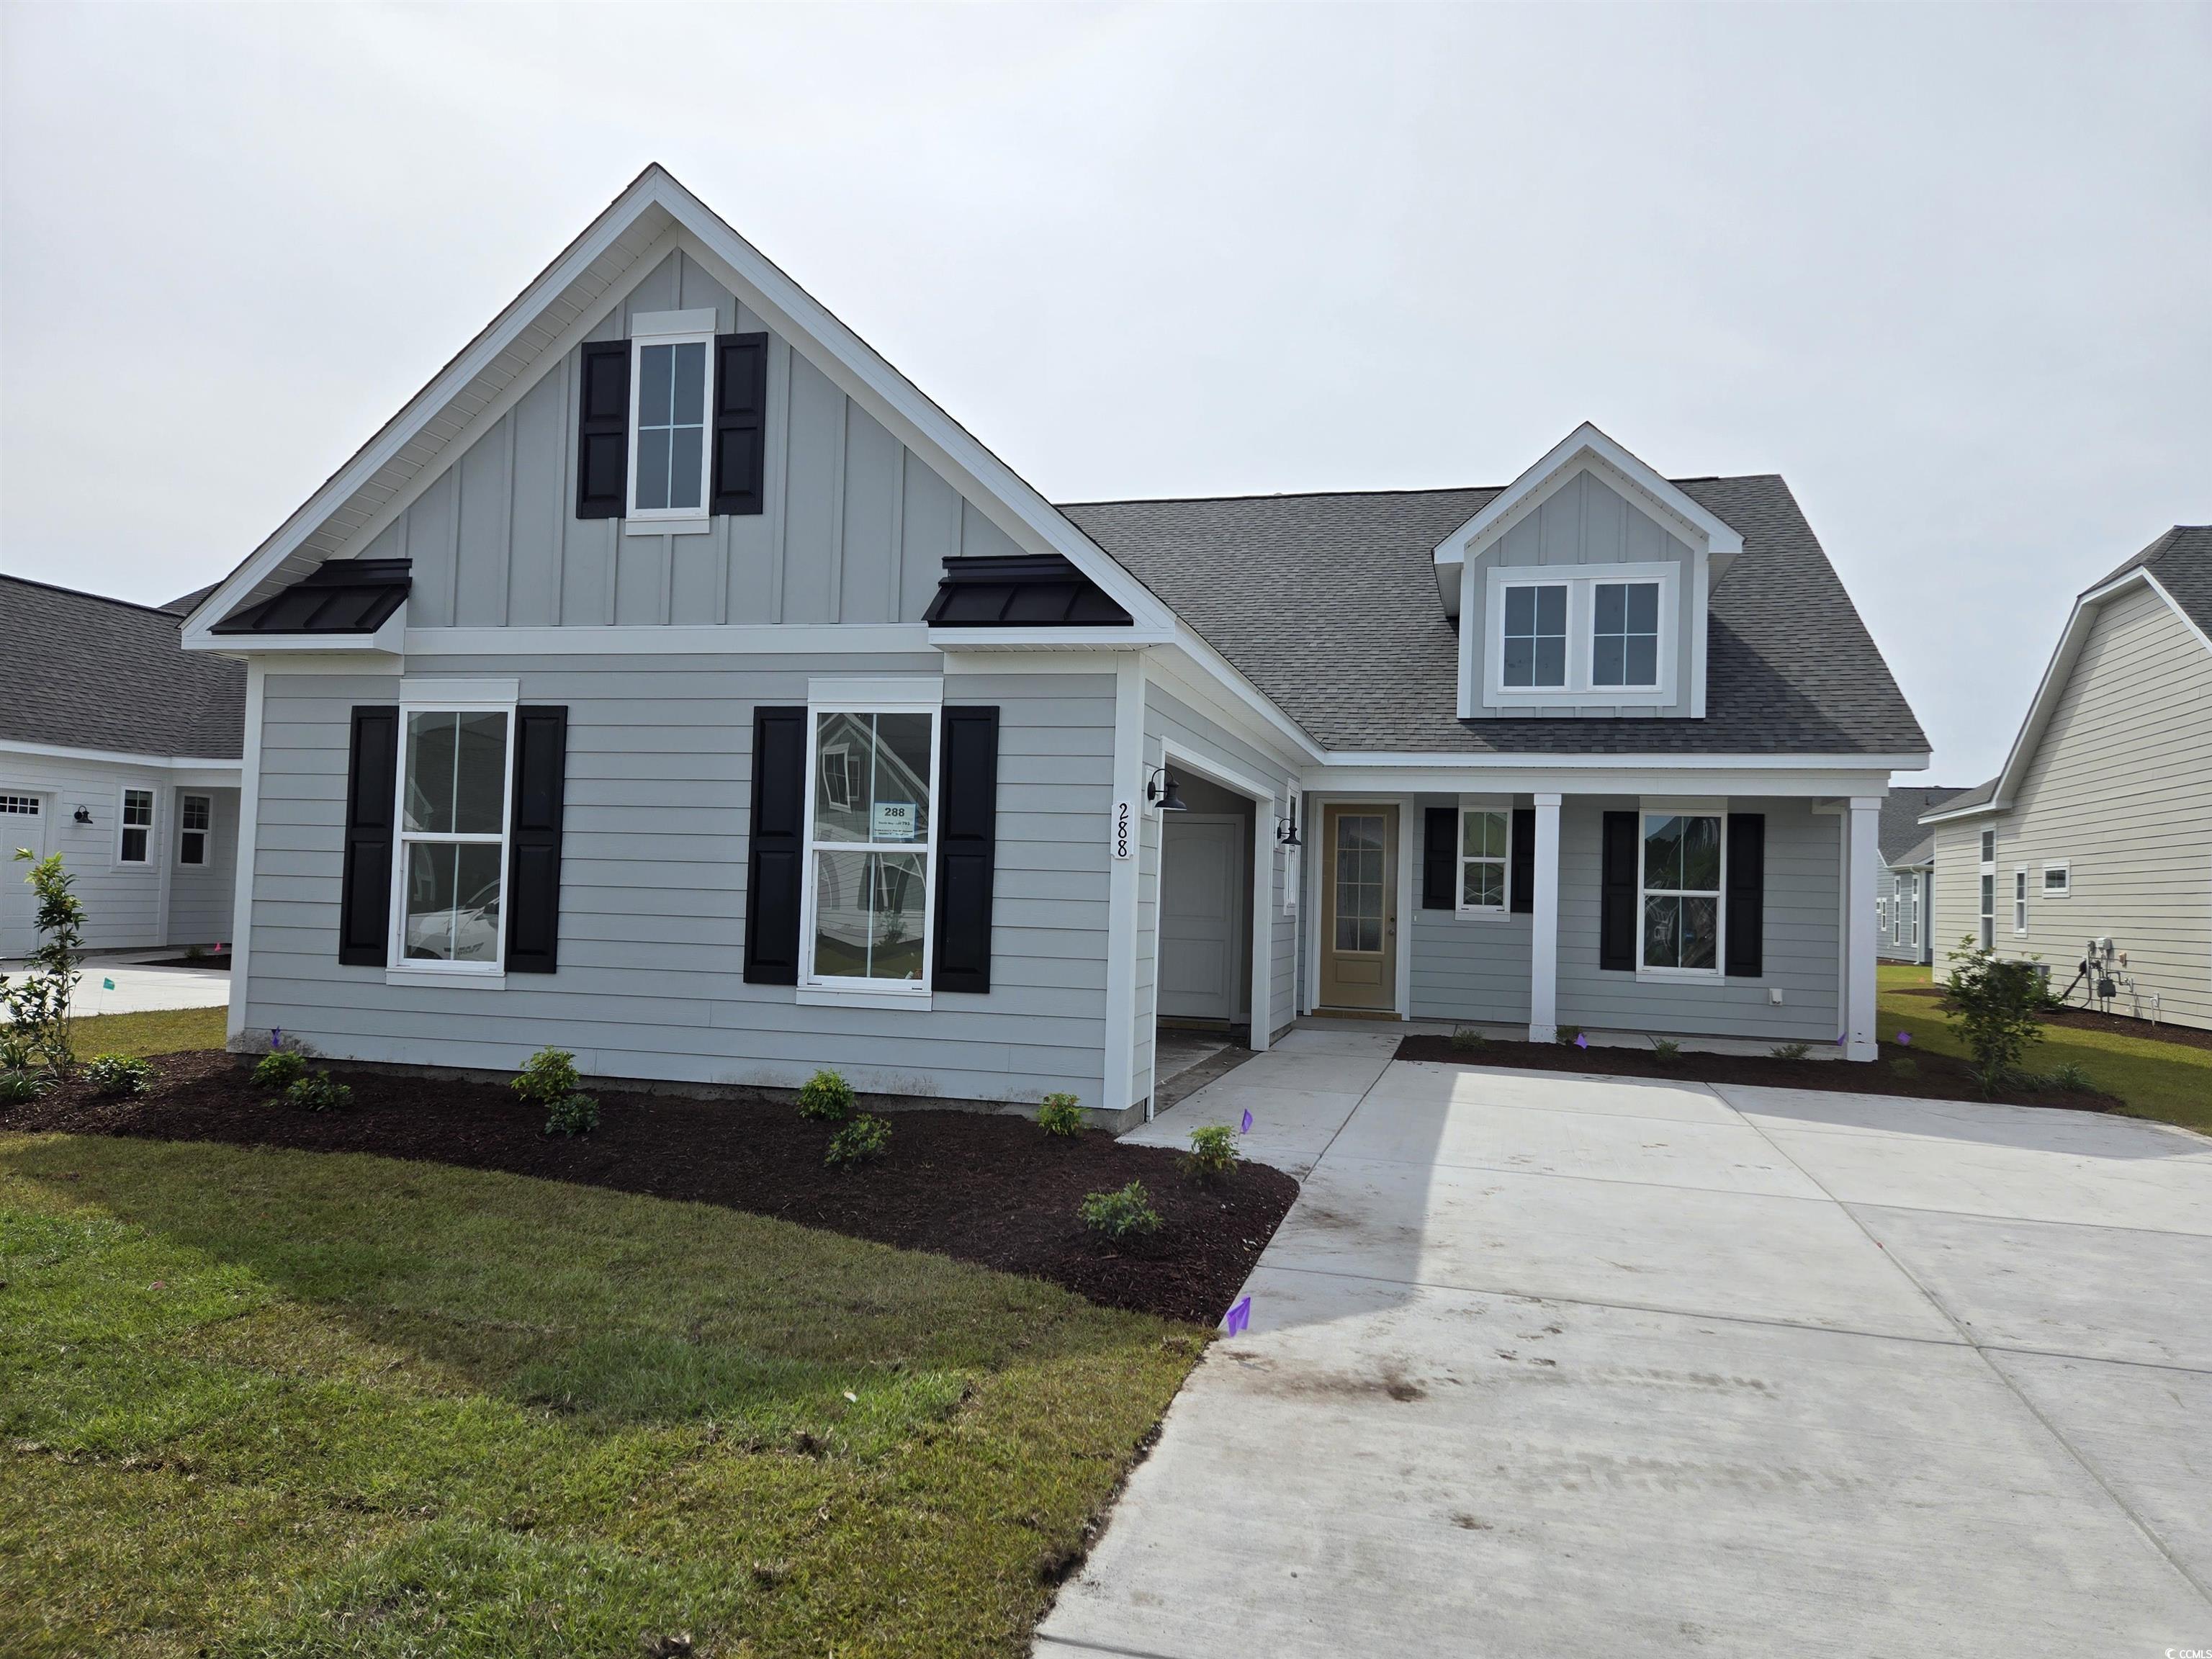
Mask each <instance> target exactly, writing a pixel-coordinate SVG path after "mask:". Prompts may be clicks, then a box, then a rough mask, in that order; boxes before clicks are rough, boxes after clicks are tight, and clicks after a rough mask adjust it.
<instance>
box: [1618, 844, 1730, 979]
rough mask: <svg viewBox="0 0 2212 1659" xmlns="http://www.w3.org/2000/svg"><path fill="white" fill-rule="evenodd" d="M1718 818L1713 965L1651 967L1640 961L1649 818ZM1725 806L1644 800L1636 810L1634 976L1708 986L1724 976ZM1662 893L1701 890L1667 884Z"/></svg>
mask: <svg viewBox="0 0 2212 1659" xmlns="http://www.w3.org/2000/svg"><path fill="white" fill-rule="evenodd" d="M1668 817H1699V818H1718V819H1719V820H1720V823H1721V868H1720V886H1719V887H1718V888H1717V890H1715V891H1714V893H1713V965H1712V966H1711V967H1710V968H1663V967H1662V968H1654V967H1651V966H1649V965H1648V964H1646V963H1645V962H1644V900H1645V899H1646V898H1647V897H1649V896H1650V892H1651V890H1650V888H1647V887H1646V886H1645V885H1644V843H1645V841H1646V839H1647V838H1648V836H1649V835H1650V831H1649V829H1648V828H1647V825H1648V823H1649V822H1650V820H1651V819H1653V818H1668ZM1728 842H1729V837H1728V809H1727V807H1726V805H1723V804H1721V803H1717V802H1713V801H1650V800H1647V801H1644V802H1643V803H1642V804H1641V805H1639V806H1638V809H1637V813H1636V977H1637V978H1638V979H1639V980H1654V981H1674V982H1675V983H1677V984H1689V985H1709V984H1711V983H1712V982H1713V981H1716V980H1722V979H1726V978H1727V977H1728ZM1659 891H1661V892H1662V893H1685V892H1686V893H1688V894H1690V896H1692V897H1697V898H1703V897H1704V896H1705V892H1704V890H1702V889H1686V888H1674V887H1667V888H1661V889H1660V890H1659Z"/></svg>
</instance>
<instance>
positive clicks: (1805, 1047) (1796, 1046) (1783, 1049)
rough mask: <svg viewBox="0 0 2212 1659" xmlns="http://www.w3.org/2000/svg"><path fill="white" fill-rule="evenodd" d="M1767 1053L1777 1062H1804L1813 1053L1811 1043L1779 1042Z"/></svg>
mask: <svg viewBox="0 0 2212 1659" xmlns="http://www.w3.org/2000/svg"><path fill="white" fill-rule="evenodd" d="M1767 1052H1768V1053H1769V1054H1772V1055H1773V1056H1774V1058H1775V1059H1777V1060H1802V1059H1804V1058H1805V1056H1806V1055H1808V1054H1811V1053H1812V1052H1813V1045H1812V1044H1811V1043H1809V1042H1778V1043H1776V1044H1775V1045H1774V1047H1773V1048H1770V1049H1768V1050H1767Z"/></svg>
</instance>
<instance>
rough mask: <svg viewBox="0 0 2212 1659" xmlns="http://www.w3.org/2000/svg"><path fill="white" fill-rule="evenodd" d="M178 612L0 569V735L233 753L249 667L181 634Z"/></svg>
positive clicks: (216, 756)
mask: <svg viewBox="0 0 2212 1659" xmlns="http://www.w3.org/2000/svg"><path fill="white" fill-rule="evenodd" d="M181 620H182V619H181V618H180V617H178V616H177V614H176V613H175V612H173V611H169V610H167V609H162V610H155V609H152V608H151V607H149V606H147V605H132V604H130V603H129V602H128V601H126V600H123V599H106V598H103V597H102V596H100V594H97V593H80V592H76V590H75V589H73V588H67V587H53V586H48V585H47V584H46V583H45V582H34V581H26V580H24V579H23V578H21V577H20V576H7V575H0V738H12V739H14V740H15V741H16V742H18V743H41V744H54V745H56V746H58V747H60V748H64V749H99V750H107V751H109V752H111V753H117V754H126V755H161V756H168V757H181V758H185V759H192V760H237V759H238V758H240V755H241V754H242V753H243V751H244V748H245V732H246V669H245V666H244V665H243V664H240V663H236V662H231V661H228V660H226V659H222V658H219V657H208V656H202V655H197V654H195V653H189V652H186V651H185V650H184V649H183V648H182V647H180V646H179V644H178V629H179V625H180V623H181Z"/></svg>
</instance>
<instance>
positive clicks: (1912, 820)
mask: <svg viewBox="0 0 2212 1659" xmlns="http://www.w3.org/2000/svg"><path fill="white" fill-rule="evenodd" d="M1971 793H1972V791H1971V790H1964V789H1960V788H1958V787H1956V786H1953V787H1948V788H1933V787H1925V786H1921V785H1915V786H1913V787H1910V788H1905V789H1892V790H1891V791H1890V792H1889V799H1887V800H1885V801H1884V802H1882V804H1881V829H1879V830H1878V831H1877V832H1876V836H1877V839H1879V840H1880V842H1881V861H1882V862H1883V863H1884V864H1887V865H1888V866H1890V867H1891V868H1892V869H1896V868H1898V867H1899V866H1902V865H1907V864H1917V863H1920V862H1921V861H1922V860H1919V859H1917V858H1915V857H1914V856H1913V854H1916V853H1917V852H1918V851H1919V850H1920V849H1921V848H1922V846H1923V844H1925V843H1927V842H1931V841H1933V840H1934V839H1935V837H1934V836H1931V835H1929V833H1928V831H1926V830H1925V829H1922V828H1921V827H1920V815H1921V814H1922V813H1923V812H1932V811H1935V810H1936V807H1938V806H1939V805H1942V803H1943V802H1945V801H1947V800H1949V799H1951V798H1952V797H1953V796H1954V795H1963V794H1971Z"/></svg>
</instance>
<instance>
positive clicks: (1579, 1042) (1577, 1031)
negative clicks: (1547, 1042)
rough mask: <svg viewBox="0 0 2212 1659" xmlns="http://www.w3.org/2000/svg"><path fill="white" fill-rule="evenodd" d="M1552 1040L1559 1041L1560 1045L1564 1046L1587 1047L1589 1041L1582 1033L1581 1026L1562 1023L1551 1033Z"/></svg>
mask: <svg viewBox="0 0 2212 1659" xmlns="http://www.w3.org/2000/svg"><path fill="white" fill-rule="evenodd" d="M1553 1042H1557V1043H1559V1045H1560V1047H1562V1048H1589V1039H1588V1038H1586V1037H1585V1036H1583V1028H1582V1027H1581V1026H1579V1025H1562V1026H1561V1027H1559V1030H1558V1031H1557V1032H1556V1033H1554V1034H1553Z"/></svg>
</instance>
